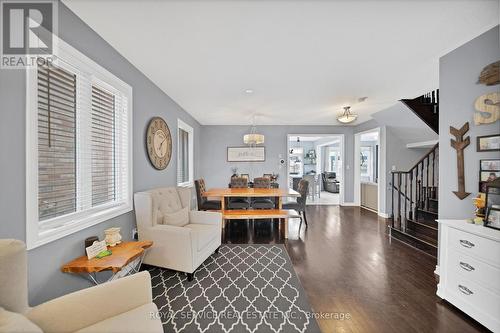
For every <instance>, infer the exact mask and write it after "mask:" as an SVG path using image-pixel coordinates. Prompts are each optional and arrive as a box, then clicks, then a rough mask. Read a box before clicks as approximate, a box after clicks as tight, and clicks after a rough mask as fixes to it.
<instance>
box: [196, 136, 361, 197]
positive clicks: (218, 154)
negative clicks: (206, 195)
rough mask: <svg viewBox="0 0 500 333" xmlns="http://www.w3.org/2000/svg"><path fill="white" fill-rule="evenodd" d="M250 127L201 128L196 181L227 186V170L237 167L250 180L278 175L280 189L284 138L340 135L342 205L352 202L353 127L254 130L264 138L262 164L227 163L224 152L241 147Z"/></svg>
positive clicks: (229, 174)
mask: <svg viewBox="0 0 500 333" xmlns="http://www.w3.org/2000/svg"><path fill="white" fill-rule="evenodd" d="M249 130H250V126H203V127H202V129H201V142H200V156H199V159H200V166H201V168H200V177H203V178H205V181H206V183H207V186H208V187H224V186H227V184H228V182H229V179H230V176H231V167H232V166H236V167H238V173H249V174H250V177H255V176H260V175H262V174H263V173H269V172H278V171H279V180H278V181H279V183H280V186H281V187H284V186H286V167H283V168H282V169H281V170H280V169H279V155H280V154H281V156H282V157H283V158H284V159H285V160H286V159H287V134H344V135H345V139H344V140H345V155H346V156H345V159H344V164H345V165H346V167H347V166H349V169H348V170H346V172H345V190H344V191H345V202H352V201H353V195H354V194H353V188H352V184H353V181H354V180H353V179H354V178H353V168H352V165H353V161H354V156H353V152H354V138H353V127H346V126H344V127H341V126H258V127H257V130H258V132H259V133H261V134H264V135H265V140H266V141H265V143H264V146H265V147H266V161H265V162H251V163H249V162H247V163H229V162H227V161H226V160H227V156H226V149H227V147H228V146H229V147H231V146H242V145H243V135H244V134H245V133H248V131H249Z"/></svg>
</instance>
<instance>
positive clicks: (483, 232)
mask: <svg viewBox="0 0 500 333" xmlns="http://www.w3.org/2000/svg"><path fill="white" fill-rule="evenodd" d="M438 223H439V231H440V239H439V241H440V244H439V261H438V263H439V267H437V269H436V270H437V272H438V273H439V284H438V289H437V295H438V296H439V297H441V298H443V299H445V300H447V301H448V302H450V303H451V304H453V305H455V306H456V307H457V308H459V309H460V310H462V311H463V312H465V313H467V314H468V315H469V316H471V317H472V318H474V319H476V320H477V321H478V322H480V323H481V324H483V325H484V326H486V327H487V328H489V329H490V330H492V331H493V332H500V231H499V230H495V229H491V228H486V227H484V226H480V225H474V224H470V223H467V222H466V221H463V220H439V221H438Z"/></svg>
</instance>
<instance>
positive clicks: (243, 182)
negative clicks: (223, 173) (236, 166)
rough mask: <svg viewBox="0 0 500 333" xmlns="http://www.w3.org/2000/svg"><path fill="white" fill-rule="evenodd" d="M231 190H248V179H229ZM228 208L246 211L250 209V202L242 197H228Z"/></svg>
mask: <svg viewBox="0 0 500 333" xmlns="http://www.w3.org/2000/svg"><path fill="white" fill-rule="evenodd" d="M231 188H248V178H245V177H233V178H231ZM228 208H230V209H248V208H250V200H248V198H242V197H230V198H229V199H228Z"/></svg>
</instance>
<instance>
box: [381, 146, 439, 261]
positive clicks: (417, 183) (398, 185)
mask: <svg viewBox="0 0 500 333" xmlns="http://www.w3.org/2000/svg"><path fill="white" fill-rule="evenodd" d="M438 154H439V146H438V144H436V145H435V146H434V147H433V148H432V149H431V150H430V151H429V152H428V153H427V154H425V156H424V157H422V158H421V159H420V160H419V161H418V162H417V163H416V164H415V166H413V167H412V168H411V169H410V170H409V171H393V172H392V183H391V184H392V212H391V226H390V234H391V237H394V238H396V239H398V240H400V241H402V242H404V243H406V244H409V245H411V246H413V247H416V248H417V249H420V250H422V251H424V252H426V253H428V254H430V255H431V256H433V257H437V250H438V247H437V243H438V225H437V222H436V219H437V217H438V213H437V212H438V170H439V167H438V163H439V162H438V161H439V156H438Z"/></svg>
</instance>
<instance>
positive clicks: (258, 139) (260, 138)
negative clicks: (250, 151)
mask: <svg viewBox="0 0 500 333" xmlns="http://www.w3.org/2000/svg"><path fill="white" fill-rule="evenodd" d="M243 142H244V143H245V144H247V145H250V146H256V145H260V144H263V143H264V135H263V134H258V133H257V126H255V115H254V116H253V119H252V127H251V128H250V133H248V134H245V135H244V136H243Z"/></svg>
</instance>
